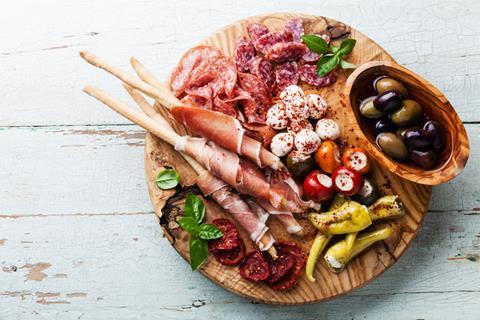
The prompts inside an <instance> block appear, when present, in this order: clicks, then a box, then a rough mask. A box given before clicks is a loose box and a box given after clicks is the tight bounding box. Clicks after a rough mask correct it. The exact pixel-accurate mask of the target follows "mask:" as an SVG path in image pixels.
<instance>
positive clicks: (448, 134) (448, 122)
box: [344, 61, 470, 185]
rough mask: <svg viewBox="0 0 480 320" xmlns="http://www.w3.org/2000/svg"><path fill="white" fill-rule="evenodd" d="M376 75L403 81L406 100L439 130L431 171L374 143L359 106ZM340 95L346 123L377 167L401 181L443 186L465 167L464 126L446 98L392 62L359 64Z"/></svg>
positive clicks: (367, 123)
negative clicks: (440, 135)
mask: <svg viewBox="0 0 480 320" xmlns="http://www.w3.org/2000/svg"><path fill="white" fill-rule="evenodd" d="M380 75H389V76H391V77H393V78H395V79H398V80H400V81H401V82H403V83H404V84H405V85H406V86H407V88H408V90H409V97H411V98H412V99H413V100H415V101H417V102H418V103H419V104H420V105H421V106H423V108H424V110H425V112H426V114H428V115H429V116H430V118H431V120H435V121H437V122H439V123H440V124H441V126H442V127H443V129H444V147H443V149H442V150H441V152H440V153H439V154H437V164H436V166H435V167H434V168H432V169H429V170H427V169H423V168H421V167H419V166H417V165H415V164H414V163H412V162H404V163H402V162H397V161H395V160H393V159H392V158H390V157H389V156H387V155H386V154H385V153H383V152H382V151H381V149H380V148H379V147H378V146H377V144H376V143H375V135H374V132H373V128H372V123H371V120H370V121H369V119H366V118H365V117H363V116H362V115H361V113H360V110H359V105H360V102H361V100H362V99H364V98H366V97H367V96H369V94H368V92H369V91H371V90H370V89H369V88H371V86H372V81H373V79H374V78H376V77H377V76H380ZM372 90H373V89H372ZM344 92H345V100H346V103H347V104H348V105H349V106H350V108H347V109H348V111H347V112H348V113H349V118H350V120H351V121H350V124H351V126H352V128H353V130H354V132H355V133H356V134H357V135H358V137H360V139H361V140H363V142H364V146H365V148H366V149H367V150H368V151H369V153H370V154H371V155H372V156H373V157H374V158H375V160H377V162H379V164H380V165H381V166H383V167H385V168H386V169H388V170H389V171H391V172H393V173H395V174H396V175H398V176H400V177H402V178H404V179H407V180H410V181H413V182H416V183H421V184H426V185H438V184H441V183H445V182H447V181H449V180H451V179H453V178H455V177H456V176H458V175H459V174H460V173H461V172H462V171H463V168H465V164H466V163H467V160H468V157H469V153H470V147H469V144H468V137H467V133H466V131H465V127H464V126H463V124H462V121H461V120H460V118H459V117H458V115H457V113H456V112H455V110H454V109H453V107H452V105H451V104H450V102H449V101H448V99H447V98H446V97H445V96H444V95H443V94H442V93H441V92H440V91H439V90H438V89H437V88H435V87H434V86H433V85H432V84H431V83H430V82H428V81H426V80H425V79H423V78H422V77H420V76H419V75H417V74H415V73H413V72H412V71H410V70H408V69H406V68H404V67H402V66H400V65H398V64H397V63H395V62H392V61H371V62H367V63H365V64H363V65H361V66H360V67H359V68H357V69H356V70H355V71H354V72H353V73H352V74H351V75H350V76H349V77H348V79H347V82H346V85H345V91H344Z"/></svg>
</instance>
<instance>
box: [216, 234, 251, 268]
mask: <svg viewBox="0 0 480 320" xmlns="http://www.w3.org/2000/svg"><path fill="white" fill-rule="evenodd" d="M238 240H239V244H240V245H239V246H238V247H235V248H233V249H230V250H216V251H215V252H213V255H214V256H215V259H217V261H218V262H220V263H221V264H224V265H227V266H236V265H238V264H240V262H242V259H243V258H244V257H245V244H244V243H243V240H242V239H238Z"/></svg>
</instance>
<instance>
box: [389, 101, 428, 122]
mask: <svg viewBox="0 0 480 320" xmlns="http://www.w3.org/2000/svg"><path fill="white" fill-rule="evenodd" d="M422 116H423V108H422V106H421V105H419V104H418V102H416V101H415V100H411V99H405V100H403V102H402V106H401V107H400V108H398V109H397V110H395V111H393V112H392V114H391V115H390V119H391V120H392V121H393V123H395V124H396V125H397V126H399V127H407V126H412V125H414V124H417V123H418V122H419V121H420V120H421V119H422Z"/></svg>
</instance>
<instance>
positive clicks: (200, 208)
mask: <svg viewBox="0 0 480 320" xmlns="http://www.w3.org/2000/svg"><path fill="white" fill-rule="evenodd" d="M184 211H185V216H186V217H191V218H194V219H195V220H196V221H197V222H198V223H199V224H200V223H202V221H203V218H204V217H205V205H204V204H203V202H202V200H200V198H199V197H197V196H196V195H194V194H193V193H189V194H188V195H187V197H186V199H185V207H184Z"/></svg>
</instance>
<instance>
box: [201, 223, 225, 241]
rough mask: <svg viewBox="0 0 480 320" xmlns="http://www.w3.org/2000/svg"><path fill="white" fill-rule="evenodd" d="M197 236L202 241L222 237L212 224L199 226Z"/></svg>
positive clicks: (221, 233) (220, 232)
mask: <svg viewBox="0 0 480 320" xmlns="http://www.w3.org/2000/svg"><path fill="white" fill-rule="evenodd" d="M198 236H199V237H200V238H202V239H204V240H212V239H218V238H221V237H223V232H222V231H220V229H218V228H217V227H216V226H215V225H213V224H209V223H204V224H202V225H201V226H200V229H199V231H198Z"/></svg>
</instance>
